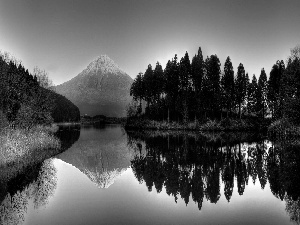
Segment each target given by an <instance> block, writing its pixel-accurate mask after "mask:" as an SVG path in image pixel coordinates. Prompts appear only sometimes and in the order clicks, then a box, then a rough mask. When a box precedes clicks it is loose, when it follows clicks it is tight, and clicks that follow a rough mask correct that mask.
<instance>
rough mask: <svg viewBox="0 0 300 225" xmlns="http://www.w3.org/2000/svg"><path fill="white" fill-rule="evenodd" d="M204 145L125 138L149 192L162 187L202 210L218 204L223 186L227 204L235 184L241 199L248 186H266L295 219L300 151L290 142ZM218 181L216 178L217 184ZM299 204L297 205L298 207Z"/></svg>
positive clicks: (190, 138)
mask: <svg viewBox="0 0 300 225" xmlns="http://www.w3.org/2000/svg"><path fill="white" fill-rule="evenodd" d="M243 141H244V142H243V143H236V141H234V142H231V141H226V140H222V141H218V140H217V141H215V142H214V141H211V139H210V140H209V141H208V139H207V137H202V136H197V135H188V134H186V133H183V134H178V133H177V134H174V135H163V136H160V135H150V136H149V135H142V134H141V133H138V134H137V133H128V146H129V147H130V148H131V149H133V150H134V151H135V156H134V158H133V160H132V161H131V167H132V170H133V172H134V174H135V176H136V178H137V180H138V181H139V182H140V183H141V182H145V184H146V185H147V187H148V190H149V191H151V190H152V188H153V187H155V188H156V190H157V192H158V193H159V192H160V191H161V190H162V188H163V187H165V189H166V192H167V194H168V195H172V196H174V198H175V201H177V199H178V196H179V195H180V197H181V198H182V199H183V200H184V201H185V203H186V204H188V203H189V201H190V197H192V200H193V201H194V202H195V203H197V204H198V208H199V210H200V209H201V207H202V202H203V199H204V198H206V199H207V200H208V201H210V202H211V203H217V202H218V201H219V198H220V195H221V190H220V186H221V182H223V183H224V196H225V197H226V199H227V201H230V199H231V197H232V194H233V187H234V185H235V182H236V185H237V191H238V193H239V195H243V193H244V190H245V187H246V185H248V182H249V181H252V182H253V183H255V182H257V181H258V182H259V183H260V186H261V188H262V189H264V188H265V186H266V184H267V182H269V183H270V188H271V191H272V193H273V195H274V196H276V197H277V198H280V199H281V200H285V201H286V210H287V212H288V213H289V214H290V215H291V219H292V220H294V221H296V222H298V221H299V218H300V216H295V215H296V214H297V213H298V212H300V205H299V201H300V151H299V146H295V145H294V144H291V143H270V142H268V141H265V140H258V141H257V142H252V143H247V142H245V140H243ZM220 178H221V179H220ZM297 204H298V205H297Z"/></svg>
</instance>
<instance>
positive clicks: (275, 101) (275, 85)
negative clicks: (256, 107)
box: [267, 60, 285, 119]
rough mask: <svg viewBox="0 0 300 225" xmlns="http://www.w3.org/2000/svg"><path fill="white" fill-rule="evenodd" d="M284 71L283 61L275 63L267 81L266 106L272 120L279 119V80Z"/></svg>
mask: <svg viewBox="0 0 300 225" xmlns="http://www.w3.org/2000/svg"><path fill="white" fill-rule="evenodd" d="M284 70H285V65H284V62H283V60H281V61H279V60H278V61H277V62H276V64H274V65H273V67H272V70H271V72H270V77H269V80H268V95H267V99H268V104H269V107H270V110H271V112H272V118H274V119H275V118H276V117H280V110H279V108H280V102H281V100H280V89H281V87H280V86H281V85H280V83H281V78H282V76H283V73H284Z"/></svg>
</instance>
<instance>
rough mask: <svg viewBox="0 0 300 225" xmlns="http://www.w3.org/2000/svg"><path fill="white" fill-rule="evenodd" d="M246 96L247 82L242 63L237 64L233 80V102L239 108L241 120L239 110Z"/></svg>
mask: <svg viewBox="0 0 300 225" xmlns="http://www.w3.org/2000/svg"><path fill="white" fill-rule="evenodd" d="M246 94H247V80H246V74H245V69H244V66H243V64H242V63H240V64H239V66H238V69H237V77H236V80H235V100H236V103H237V104H238V106H239V117H240V119H241V116H242V115H241V108H242V104H243V102H244V101H245V97H246Z"/></svg>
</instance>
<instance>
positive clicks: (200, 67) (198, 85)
mask: <svg viewBox="0 0 300 225" xmlns="http://www.w3.org/2000/svg"><path fill="white" fill-rule="evenodd" d="M191 75H192V81H193V89H194V93H195V94H194V99H195V101H194V102H195V106H194V110H195V115H196V114H197V112H199V111H200V110H201V107H200V101H201V91H202V81H203V76H204V62H203V55H202V50H201V47H199V49H198V53H197V55H195V56H194V57H193V59H192V64H191Z"/></svg>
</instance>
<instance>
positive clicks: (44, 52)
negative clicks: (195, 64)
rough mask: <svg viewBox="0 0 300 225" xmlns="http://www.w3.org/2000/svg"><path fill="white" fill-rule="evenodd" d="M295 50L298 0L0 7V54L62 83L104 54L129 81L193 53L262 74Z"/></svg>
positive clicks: (115, 0) (23, 2) (124, 0)
mask: <svg viewBox="0 0 300 225" xmlns="http://www.w3.org/2000/svg"><path fill="white" fill-rule="evenodd" d="M296 44H300V0H293V1H289V0H285V1H278V0H276V1H271V0H269V1H267V0H265V1H264V0H260V1H258V0H251V1H245V0H236V1H234V0H220V1H213V0H207V1H201V0H198V1H189V0H172V1H171V0H160V1H156V0H151V1H150V0H147V1H146V0H140V1H137V0H107V1H96V0H93V1H92V0H81V1H79V0H66V1H64V0H47V1H46V0H0V49H1V50H2V51H8V52H10V53H12V54H13V55H14V56H15V57H16V58H18V59H21V60H22V62H23V64H24V66H25V67H26V68H28V69H29V70H31V71H32V68H33V67H34V66H38V67H39V68H41V69H45V70H46V71H48V72H49V75H50V78H51V79H52V80H53V82H54V83H55V84H60V83H62V82H65V81H67V80H69V79H71V78H73V77H75V76H76V75H77V74H78V73H80V72H81V71H82V70H83V69H84V68H86V66H87V65H88V64H89V62H91V61H92V60H93V59H95V58H96V57H97V56H99V55H102V54H106V55H108V56H109V57H110V58H111V59H113V60H114V61H115V62H116V63H117V64H118V65H119V66H120V67H121V68H122V69H123V70H124V71H125V72H127V73H128V74H129V75H130V76H131V77H132V78H134V77H135V76H136V75H137V74H138V73H139V72H145V70H146V68H147V65H148V64H149V63H150V64H152V65H153V67H154V66H155V63H156V61H159V62H161V64H162V65H163V67H165V65H166V62H167V60H168V59H171V58H172V57H174V55H175V54H178V57H179V58H181V57H182V56H183V55H184V53H185V51H188V53H189V55H190V60H191V59H192V56H193V55H194V54H195V53H196V52H197V50H198V48H199V47H201V48H202V50H203V55H204V58H206V56H207V55H211V54H217V56H218V57H219V58H220V61H221V64H222V65H221V66H222V69H223V67H224V62H225V59H226V57H227V56H230V58H231V60H232V62H233V66H234V70H235V72H236V70H237V66H238V64H239V63H240V62H241V63H243V64H244V67H245V70H246V72H248V73H249V76H250V77H252V74H254V73H255V74H256V75H257V76H259V74H260V70H261V68H263V67H264V68H265V69H266V72H267V74H269V72H270V69H271V67H272V65H273V64H274V63H275V62H276V60H278V59H284V60H285V59H286V58H287V56H288V55H289V52H290V48H292V47H294V46H296Z"/></svg>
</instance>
